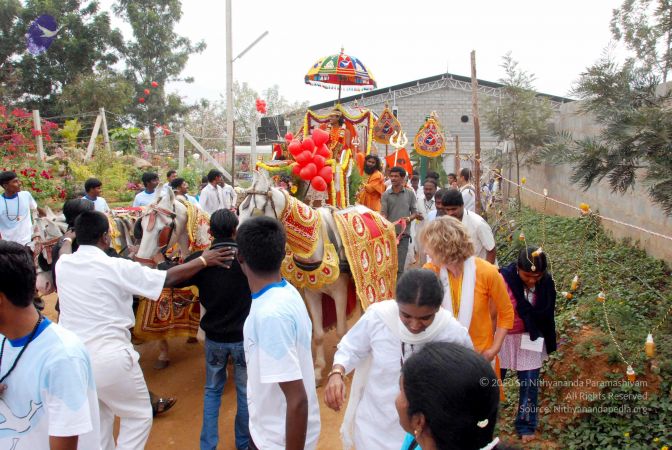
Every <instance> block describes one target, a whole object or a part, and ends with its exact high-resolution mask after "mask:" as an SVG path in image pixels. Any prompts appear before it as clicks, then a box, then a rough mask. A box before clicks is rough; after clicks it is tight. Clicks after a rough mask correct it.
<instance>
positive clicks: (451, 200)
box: [441, 189, 497, 264]
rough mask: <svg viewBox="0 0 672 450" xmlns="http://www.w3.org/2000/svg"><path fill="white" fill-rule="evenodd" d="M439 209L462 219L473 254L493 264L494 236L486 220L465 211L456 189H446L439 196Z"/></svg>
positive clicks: (495, 251) (460, 196)
mask: <svg viewBox="0 0 672 450" xmlns="http://www.w3.org/2000/svg"><path fill="white" fill-rule="evenodd" d="M441 209H442V210H443V212H444V213H445V214H446V215H448V216H452V217H454V218H456V219H457V220H460V221H462V225H464V226H465V227H466V229H467V231H468V232H469V236H470V237H471V242H472V243H473V244H474V255H475V256H477V257H479V258H481V259H485V260H486V261H488V262H489V263H491V264H495V260H496V259H497V248H496V243H495V236H494V235H493V234H492V229H491V228H490V225H489V224H488V222H486V221H485V219H483V218H482V217H481V216H479V215H478V214H476V213H475V212H471V211H466V210H465V205H464V199H463V198H462V195H461V194H460V192H459V191H458V190H456V189H448V190H447V191H446V192H445V193H444V194H443V196H442V197H441Z"/></svg>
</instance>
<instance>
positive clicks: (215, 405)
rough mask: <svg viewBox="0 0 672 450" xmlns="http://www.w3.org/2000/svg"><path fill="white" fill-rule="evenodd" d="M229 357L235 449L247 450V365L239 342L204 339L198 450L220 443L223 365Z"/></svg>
mask: <svg viewBox="0 0 672 450" xmlns="http://www.w3.org/2000/svg"><path fill="white" fill-rule="evenodd" d="M229 355H231V359H232V360H233V365H234V380H235V382H236V398H237V403H238V409H237V411H236V426H235V435H236V448H237V449H239V450H246V449H247V446H248V443H249V440H250V429H249V415H248V413H247V366H246V365H245V351H244V350H243V343H242V342H231V343H220V342H215V341H211V340H209V339H207V338H206V339H205V395H204V398H203V428H201V450H215V449H216V448H217V442H218V441H219V430H218V421H219V407H220V405H221V403H222V392H223V391H224V384H225V383H226V365H227V362H228V360H229Z"/></svg>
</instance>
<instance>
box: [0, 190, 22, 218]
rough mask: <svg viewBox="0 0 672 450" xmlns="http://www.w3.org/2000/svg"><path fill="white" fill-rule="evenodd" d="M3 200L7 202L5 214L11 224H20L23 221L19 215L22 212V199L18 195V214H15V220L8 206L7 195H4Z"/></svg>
mask: <svg viewBox="0 0 672 450" xmlns="http://www.w3.org/2000/svg"><path fill="white" fill-rule="evenodd" d="M2 199H3V200H4V201H5V214H6V215H7V219H8V220H9V221H10V222H18V221H19V220H21V216H20V215H19V211H20V210H21V209H20V208H21V199H20V198H19V195H18V194H16V214H13V216H14V218H13V219H12V218H11V216H10V215H9V206H7V197H5V194H2Z"/></svg>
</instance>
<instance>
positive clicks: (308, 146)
mask: <svg viewBox="0 0 672 450" xmlns="http://www.w3.org/2000/svg"><path fill="white" fill-rule="evenodd" d="M301 147H302V148H303V149H304V150H308V151H309V152H312V151H313V150H315V142H313V139H312V138H309V137H308V138H305V139H304V140H303V142H302V143H301Z"/></svg>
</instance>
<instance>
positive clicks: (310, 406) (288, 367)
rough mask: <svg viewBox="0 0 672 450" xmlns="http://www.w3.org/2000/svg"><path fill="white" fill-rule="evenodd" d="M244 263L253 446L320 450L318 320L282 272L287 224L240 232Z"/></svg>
mask: <svg viewBox="0 0 672 450" xmlns="http://www.w3.org/2000/svg"><path fill="white" fill-rule="evenodd" d="M236 241H237V243H238V251H239V253H238V261H239V262H240V265H241V268H242V270H243V272H244V273H245V275H246V276H247V281H248V283H249V285H250V290H251V291H252V307H251V309H250V315H249V316H248V317H247V320H246V321H245V326H244V327H243V335H244V345H245V359H246V362H247V403H248V408H249V415H250V437H251V441H250V446H249V448H250V449H251V450H255V449H259V450H281V449H282V450H284V449H286V450H303V449H304V448H305V449H307V450H314V449H315V448H316V447H317V440H318V438H319V435H320V410H319V406H318V402H317V392H316V390H315V372H314V369H313V357H312V354H311V341H310V339H311V335H312V324H311V322H310V317H309V316H308V311H307V310H306V306H305V304H304V303H303V300H302V299H301V296H300V295H299V293H298V291H297V290H296V289H295V288H294V287H293V286H292V285H290V284H289V283H287V281H286V280H285V279H283V278H282V276H281V275H280V265H281V264H282V260H283V258H284V256H285V232H284V229H283V227H282V224H280V222H278V221H277V220H276V219H272V218H270V217H256V218H254V219H249V220H247V221H246V222H244V223H243V224H242V225H241V226H240V227H239V228H238V231H237V234H236Z"/></svg>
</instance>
